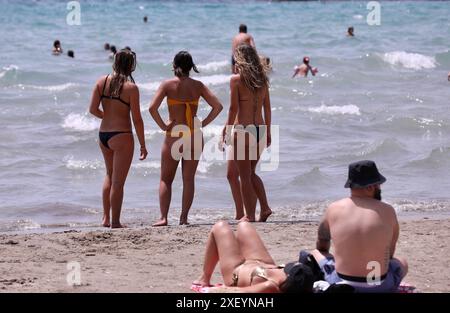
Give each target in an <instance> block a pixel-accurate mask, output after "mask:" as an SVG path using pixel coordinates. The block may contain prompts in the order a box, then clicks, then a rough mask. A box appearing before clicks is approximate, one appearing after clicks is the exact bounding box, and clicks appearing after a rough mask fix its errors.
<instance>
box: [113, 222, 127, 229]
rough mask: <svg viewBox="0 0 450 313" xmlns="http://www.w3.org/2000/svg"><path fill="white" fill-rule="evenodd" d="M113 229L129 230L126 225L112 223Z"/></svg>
mask: <svg viewBox="0 0 450 313" xmlns="http://www.w3.org/2000/svg"><path fill="white" fill-rule="evenodd" d="M111 228H127V227H126V226H125V225H122V224H120V223H112V224H111Z"/></svg>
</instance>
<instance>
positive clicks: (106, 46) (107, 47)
mask: <svg viewBox="0 0 450 313" xmlns="http://www.w3.org/2000/svg"><path fill="white" fill-rule="evenodd" d="M103 48H104V49H105V50H110V49H111V46H110V45H109V43H105V44H104V45H103Z"/></svg>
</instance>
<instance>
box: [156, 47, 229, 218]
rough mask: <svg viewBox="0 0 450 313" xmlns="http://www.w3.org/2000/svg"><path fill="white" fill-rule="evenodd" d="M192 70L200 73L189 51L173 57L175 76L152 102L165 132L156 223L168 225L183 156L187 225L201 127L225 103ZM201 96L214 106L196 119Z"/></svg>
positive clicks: (158, 91)
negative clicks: (163, 115) (165, 110)
mask: <svg viewBox="0 0 450 313" xmlns="http://www.w3.org/2000/svg"><path fill="white" fill-rule="evenodd" d="M191 69H193V70H194V71H195V72H197V73H198V71H197V67H196V66H195V64H194V62H193V61H192V56H191V55H190V54H189V53H188V52H187V51H180V52H178V53H177V55H176V56H175V58H174V59H173V71H174V73H175V77H174V78H172V79H169V80H166V81H164V82H162V83H161V85H160V86H159V88H158V90H157V91H156V94H155V96H154V97H153V99H152V102H151V104H150V114H151V116H152V117H153V119H154V120H155V122H156V123H157V124H158V126H159V127H160V128H161V129H162V130H163V131H165V132H166V136H165V138H164V143H163V146H162V149H161V181H160V184H159V205H160V209H161V218H160V219H159V220H158V221H157V222H156V223H155V224H153V226H165V225H167V214H168V212H169V206H170V200H171V196H172V182H173V180H174V178H175V174H176V171H177V168H178V163H179V162H180V159H181V169H182V175H183V199H182V211H181V216H180V225H184V224H188V213H189V209H190V208H191V205H192V201H193V199H194V190H195V188H194V178H195V172H196V170H197V165H198V161H199V159H200V155H201V153H202V149H203V135H202V132H201V128H202V127H205V126H206V125H208V124H209V123H211V122H212V121H213V120H214V119H215V118H216V116H217V115H218V114H219V113H220V111H222V104H221V103H220V102H219V100H218V99H217V97H216V96H215V95H214V94H213V93H212V92H211V91H210V90H209V89H208V87H206V86H205V85H204V84H203V83H202V82H200V81H198V80H195V79H192V78H190V77H189V73H190V71H191ZM166 97H167V106H168V110H169V120H168V121H167V123H165V122H164V121H163V119H162V118H161V115H160V114H159V112H158V109H159V107H160V105H161V103H162V101H163V100H164V98H166ZM200 97H202V98H203V99H205V101H206V102H207V103H208V105H210V106H211V107H212V110H211V111H210V112H209V114H208V116H207V117H206V118H205V119H203V121H200V120H199V119H198V118H197V116H196V115H197V110H198V102H199V99H200Z"/></svg>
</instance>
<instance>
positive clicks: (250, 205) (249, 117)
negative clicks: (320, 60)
mask: <svg viewBox="0 0 450 313" xmlns="http://www.w3.org/2000/svg"><path fill="white" fill-rule="evenodd" d="M234 58H235V61H236V68H237V70H238V74H236V75H233V76H232V77H231V81H230V89H231V100H230V109H229V111H228V118H227V122H226V125H225V127H224V128H223V132H222V136H223V138H226V137H227V129H228V128H230V127H231V126H232V125H234V130H233V135H232V136H231V140H230V141H231V144H232V145H233V150H234V160H235V161H236V165H237V168H238V171H239V177H240V184H241V190H242V195H243V202H244V207H245V217H244V218H243V219H244V220H248V221H250V222H254V221H255V220H256V217H255V200H254V197H252V194H256V196H257V197H258V200H259V203H260V205H261V213H260V217H259V219H258V221H261V222H265V221H266V220H267V218H268V217H269V216H270V215H271V214H272V210H271V209H270V207H269V204H268V202H267V196H266V192H265V189H264V184H263V182H262V180H261V178H260V177H259V176H258V175H256V165H257V164H258V161H259V158H260V156H261V153H262V152H263V150H264V148H265V147H266V143H267V146H269V145H270V143H271V131H270V124H271V109H270V96H269V81H268V78H267V75H266V70H265V68H264V66H263V65H262V64H261V61H260V58H259V56H258V53H257V52H256V50H255V48H253V47H251V46H249V45H240V46H238V47H237V48H236V50H235V53H234ZM263 110H264V118H263V115H262V111H263ZM252 152H256V153H252Z"/></svg>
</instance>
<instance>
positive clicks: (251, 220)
mask: <svg viewBox="0 0 450 313" xmlns="http://www.w3.org/2000/svg"><path fill="white" fill-rule="evenodd" d="M254 221H255V219H250V218H248V216H247V215H244V217H242V218H241V219H240V220H239V222H238V223H240V222H254Z"/></svg>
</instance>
